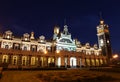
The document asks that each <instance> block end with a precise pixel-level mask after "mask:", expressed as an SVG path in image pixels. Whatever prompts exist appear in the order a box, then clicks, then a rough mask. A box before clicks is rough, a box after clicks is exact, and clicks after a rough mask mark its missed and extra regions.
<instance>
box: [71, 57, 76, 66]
mask: <svg viewBox="0 0 120 82" xmlns="http://www.w3.org/2000/svg"><path fill="white" fill-rule="evenodd" d="M76 60H77V59H76V58H75V57H71V58H70V67H76V66H77V62H76Z"/></svg>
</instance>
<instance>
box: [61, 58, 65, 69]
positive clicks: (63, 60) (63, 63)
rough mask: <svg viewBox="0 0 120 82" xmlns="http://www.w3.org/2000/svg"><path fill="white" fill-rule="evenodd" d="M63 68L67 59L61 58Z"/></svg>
mask: <svg viewBox="0 0 120 82" xmlns="http://www.w3.org/2000/svg"><path fill="white" fill-rule="evenodd" d="M61 67H65V58H64V57H61Z"/></svg>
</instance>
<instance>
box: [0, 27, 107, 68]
mask: <svg viewBox="0 0 120 82" xmlns="http://www.w3.org/2000/svg"><path fill="white" fill-rule="evenodd" d="M101 52H102V51H101V49H100V48H98V47H97V44H95V45H94V46H90V44H89V43H86V44H85V45H82V44H81V43H80V41H77V40H76V39H72V38H71V34H70V33H69V32H68V26H67V25H65V26H64V30H63V32H59V28H58V27H55V29H54V35H53V40H51V41H48V40H46V39H45V36H43V35H42V36H40V37H39V39H38V40H36V39H35V38H34V32H31V35H30V34H28V33H25V34H23V37H21V38H16V37H13V33H12V32H11V31H6V32H5V33H4V34H3V35H2V36H1V37H0V65H4V64H7V65H8V68H19V67H23V68H24V67H28V68H30V67H83V66H84V67H90V66H101V65H103V64H107V62H106V56H104V55H103V54H102V53H101Z"/></svg>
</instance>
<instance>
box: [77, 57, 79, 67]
mask: <svg viewBox="0 0 120 82" xmlns="http://www.w3.org/2000/svg"><path fill="white" fill-rule="evenodd" d="M76 62H77V67H80V58H79V57H77V58H76Z"/></svg>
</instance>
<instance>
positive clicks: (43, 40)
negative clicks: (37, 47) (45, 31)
mask: <svg viewBox="0 0 120 82" xmlns="http://www.w3.org/2000/svg"><path fill="white" fill-rule="evenodd" d="M39 42H40V43H45V37H44V36H43V35H42V36H40V37H39Z"/></svg>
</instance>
